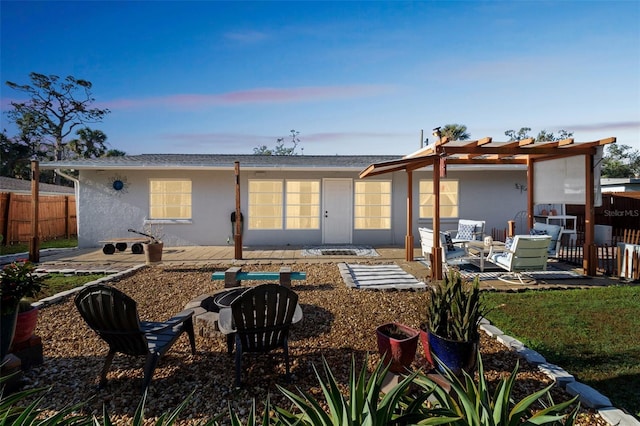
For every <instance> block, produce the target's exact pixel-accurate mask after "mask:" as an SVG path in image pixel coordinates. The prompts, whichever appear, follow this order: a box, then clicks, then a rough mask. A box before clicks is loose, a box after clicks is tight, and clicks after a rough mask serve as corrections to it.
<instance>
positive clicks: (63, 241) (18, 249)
mask: <svg viewBox="0 0 640 426" xmlns="http://www.w3.org/2000/svg"><path fill="white" fill-rule="evenodd" d="M70 247H78V239H77V238H58V239H56V240H49V241H41V242H40V248H41V249H46V248H70ZM28 251H29V244H12V245H7V246H3V245H0V256H2V255H5V254H16V253H26V252H28Z"/></svg>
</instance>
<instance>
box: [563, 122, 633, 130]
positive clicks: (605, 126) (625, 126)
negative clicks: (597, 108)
mask: <svg viewBox="0 0 640 426" xmlns="http://www.w3.org/2000/svg"><path fill="white" fill-rule="evenodd" d="M564 128H565V129H570V130H572V131H582V132H594V131H602V130H638V129H640V121H613V122H608V123H593V124H575V125H568V126H566V127H564Z"/></svg>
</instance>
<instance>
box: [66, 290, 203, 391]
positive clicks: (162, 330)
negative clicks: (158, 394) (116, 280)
mask: <svg viewBox="0 0 640 426" xmlns="http://www.w3.org/2000/svg"><path fill="white" fill-rule="evenodd" d="M75 305H76V307H77V308H78V311H79V312H80V315H81V316H82V318H84V320H85V321H86V322H87V325H89V327H90V328H91V329H93V330H94V331H95V332H96V333H97V334H98V336H100V338H102V339H103V340H104V341H105V342H106V343H107V344H108V345H109V352H108V353H107V357H106V359H105V363H104V367H103V368H102V372H101V373H100V383H99V386H100V387H103V386H104V385H105V384H106V382H107V372H108V370H109V367H110V366H111V362H112V361H113V358H114V356H115V354H116V353H123V354H126V355H131V356H145V357H146V362H145V366H144V378H143V381H142V391H143V392H144V391H145V390H146V389H147V388H148V387H149V384H150V383H151V378H152V376H153V372H154V371H155V368H156V366H157V364H158V361H159V360H160V357H161V356H162V355H164V354H165V353H166V352H167V351H168V350H169V348H170V347H171V346H172V345H173V343H174V342H175V341H176V340H177V339H178V337H180V335H181V334H182V333H184V332H186V333H187V335H188V336H189V342H190V344H191V353H192V354H194V355H195V353H196V343H195V334H194V331H193V319H192V316H193V311H191V310H187V311H183V312H180V313H179V314H177V315H176V316H174V317H173V318H171V319H169V320H167V321H166V322H149V321H140V319H139V317H138V310H137V307H136V302H135V300H133V299H132V298H130V297H129V296H127V295H126V294H124V293H123V292H121V291H120V290H118V289H116V288H114V287H112V286H109V285H104V284H96V285H91V286H87V287H85V288H83V289H82V290H80V292H78V294H77V295H76V297H75Z"/></svg>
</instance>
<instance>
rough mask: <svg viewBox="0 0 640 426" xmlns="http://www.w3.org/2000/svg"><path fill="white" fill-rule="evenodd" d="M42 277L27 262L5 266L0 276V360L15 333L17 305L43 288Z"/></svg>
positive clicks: (32, 265)
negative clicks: (0, 334)
mask: <svg viewBox="0 0 640 426" xmlns="http://www.w3.org/2000/svg"><path fill="white" fill-rule="evenodd" d="M43 280H44V279H43V277H42V276H39V275H37V274H36V273H35V266H34V264H33V263H31V262H29V261H28V260H18V261H15V262H12V263H10V264H8V265H6V266H5V267H4V268H3V269H2V273H1V274H0V290H1V293H0V316H1V318H0V323H1V324H0V325H1V327H2V329H1V333H2V336H1V339H0V360H2V359H3V358H4V356H5V355H6V354H7V353H8V351H9V347H10V346H11V341H12V340H13V335H14V332H15V326H16V320H17V317H18V305H19V303H20V300H21V299H23V298H25V297H30V298H34V297H35V296H36V295H37V294H38V293H39V292H40V290H41V289H42V287H43Z"/></svg>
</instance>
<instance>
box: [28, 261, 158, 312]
mask: <svg viewBox="0 0 640 426" xmlns="http://www.w3.org/2000/svg"><path fill="white" fill-rule="evenodd" d="M146 267H147V265H145V264H140V265H136V266H133V267H131V268H128V269H125V270H113V269H98V268H95V269H90V270H89V269H72V268H63V269H55V268H37V269H36V273H38V274H43V275H45V274H75V275H87V274H107V275H106V276H104V277H102V278H98V279H97V280H93V281H89V282H88V283H85V284H83V285H81V286H78V287H75V288H72V289H70V290H66V291H61V292H60V293H56V294H54V295H53V296H49V297H45V298H44V299H40V300H38V301H37V302H33V303H32V304H31V305H33V306H35V307H36V308H46V307H47V306H50V305H54V304H57V303H61V302H63V301H65V300H66V299H67V297H69V296H71V295H73V294H76V293H77V292H79V291H80V290H81V289H83V288H84V287H88V286H92V285H96V284H103V283H108V282H113V281H120V280H121V279H123V278H126V277H128V276H131V275H133V274H135V273H136V272H137V271H138V270H139V269H142V268H146Z"/></svg>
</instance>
